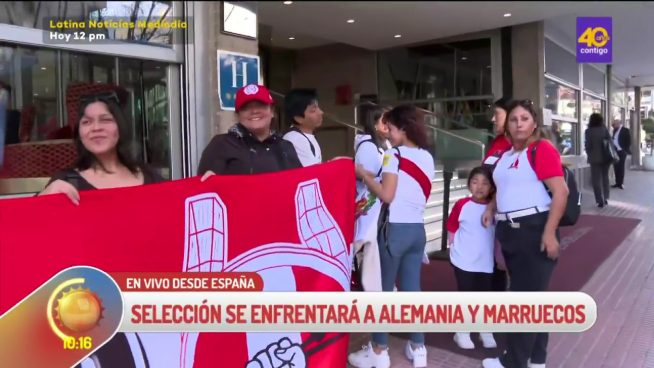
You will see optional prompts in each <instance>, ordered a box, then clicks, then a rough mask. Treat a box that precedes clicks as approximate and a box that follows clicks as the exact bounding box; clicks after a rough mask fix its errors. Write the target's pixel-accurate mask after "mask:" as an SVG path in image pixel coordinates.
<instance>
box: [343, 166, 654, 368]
mask: <svg viewBox="0 0 654 368" xmlns="http://www.w3.org/2000/svg"><path fill="white" fill-rule="evenodd" d="M625 181H626V184H625V190H620V189H612V192H611V199H610V200H609V207H607V208H603V209H599V208H596V207H595V201H594V200H593V194H592V192H588V191H584V203H583V205H584V213H586V214H593V215H604V216H618V217H631V218H639V219H642V222H641V223H640V224H639V225H638V226H637V227H636V228H635V229H634V230H633V232H632V233H631V234H630V235H629V236H628V237H627V239H626V240H625V241H624V243H623V244H622V245H620V247H619V248H618V249H617V250H616V251H615V252H614V253H613V254H612V255H611V256H610V257H609V258H608V259H607V260H606V261H605V262H604V263H603V264H602V265H601V266H600V267H599V269H598V270H597V271H596V272H595V274H594V275H593V277H592V278H591V279H590V281H589V282H588V283H587V284H586V285H585V286H584V288H583V289H582V291H584V292H586V293H588V294H589V295H591V296H592V297H593V298H594V299H595V301H596V302H597V307H598V312H597V314H598V318H597V322H596V324H595V325H594V326H593V327H592V328H591V329H590V330H589V331H586V332H584V333H580V334H551V335H550V343H549V349H548V353H549V355H548V362H547V367H548V368H558V367H561V368H654V230H652V229H654V190H652V186H653V185H654V173H652V172H643V171H629V172H627V178H626V179H625ZM367 341H368V335H367V334H355V335H352V338H351V343H350V345H351V350H352V351H353V350H355V349H357V348H359V347H360V346H361V345H363V344H365V343H366V342H367ZM404 344H405V342H404V341H403V340H401V339H398V338H396V337H392V336H391V340H390V354H391V362H392V367H396V368H405V367H406V368H410V367H411V364H410V363H409V362H408V361H407V360H406V358H405V357H404V353H403V352H404ZM428 351H429V352H428V354H429V367H434V368H436V367H447V368H457V367H460V368H464V367H465V368H479V367H481V362H480V361H479V360H476V359H471V358H468V357H465V356H462V355H459V354H456V353H453V352H450V351H447V350H442V349H437V348H433V347H429V348H428Z"/></svg>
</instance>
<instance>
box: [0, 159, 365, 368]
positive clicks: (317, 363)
mask: <svg viewBox="0 0 654 368" xmlns="http://www.w3.org/2000/svg"><path fill="white" fill-rule="evenodd" d="M354 183H355V177H354V165H353V162H352V160H348V159H340V160H335V161H331V162H329V163H325V164H322V165H315V166H311V167H307V168H302V169H297V170H288V171H284V172H280V173H271V174H261V175H251V176H214V177H211V178H210V179H208V180H207V181H205V182H200V179H199V178H198V177H194V178H189V179H184V180H177V181H171V182H165V183H160V184H154V185H147V186H141V187H132V188H117V189H108V190H97V191H88V192H82V193H81V198H80V204H79V205H78V206H76V205H74V204H72V203H71V202H70V201H69V200H68V198H66V197H65V196H64V195H51V196H43V197H35V198H21V199H7V200H0V315H2V314H5V312H7V311H9V310H10V309H11V308H12V307H14V306H15V305H16V304H18V303H19V302H21V300H22V299H24V298H25V297H27V296H28V295H29V294H30V293H32V292H33V291H34V290H35V289H37V288H38V287H39V286H40V285H41V284H43V283H44V282H46V281H47V280H48V279H50V278H51V277H53V276H54V275H55V274H57V273H58V272H59V271H61V270H63V269H65V268H68V267H71V266H78V265H87V266H93V267H97V268H99V269H100V270H102V271H105V272H108V273H112V272H179V271H183V272H257V273H258V274H259V275H260V276H261V277H262V279H263V282H264V286H263V287H264V292H274V291H299V292H302V291H334V292H343V291H349V290H350V275H351V261H352V260H351V257H352V254H351V246H350V245H351V243H352V238H353V233H354V212H355V208H354V198H355V185H354ZM45 309H46V308H45V307H44V310H45ZM25 343H26V344H27V342H25ZM347 346H348V339H347V335H346V334H337V333H331V334H330V333H318V334H316V333H282V332H280V333H180V332H177V333H119V334H117V335H116V336H115V337H114V338H113V339H112V340H111V341H110V342H109V343H107V344H106V345H104V346H103V347H101V348H100V349H99V350H98V351H96V353H95V354H96V357H95V359H97V360H98V361H99V363H100V364H101V365H102V366H120V367H140V366H149V367H153V368H157V367H180V368H190V367H226V368H231V367H234V368H242V367H247V368H254V367H271V368H277V367H290V366H293V367H311V368H321V367H324V368H327V367H342V366H344V365H345V362H346V354H347ZM298 348H300V349H301V350H302V352H303V353H302V354H293V356H290V357H288V356H287V355H289V354H284V353H285V352H287V351H292V350H293V351H297V349H298ZM294 349H295V350H294ZM302 355H303V356H302ZM103 359H109V360H106V361H104V362H103V361H102V360H103ZM298 359H300V360H302V361H300V360H298ZM87 360H88V359H87ZM17 363H18V362H17ZM89 366H91V365H89Z"/></svg>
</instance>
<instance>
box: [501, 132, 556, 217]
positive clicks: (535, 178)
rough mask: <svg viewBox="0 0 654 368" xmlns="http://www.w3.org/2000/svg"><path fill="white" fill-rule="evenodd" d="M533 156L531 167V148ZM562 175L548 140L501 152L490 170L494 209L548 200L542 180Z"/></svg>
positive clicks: (529, 205) (530, 205) (508, 209)
mask: <svg viewBox="0 0 654 368" xmlns="http://www.w3.org/2000/svg"><path fill="white" fill-rule="evenodd" d="M536 144H537V145H538V146H537V148H536V150H535V152H536V153H535V155H536V157H535V159H533V161H534V162H533V166H534V167H532V157H531V155H532V148H533V147H534V146H535V145H536ZM555 176H563V168H562V166H561V155H560V154H559V151H558V150H557V149H556V148H554V146H553V145H552V143H551V142H550V141H548V140H541V141H540V142H534V143H532V144H531V145H529V147H527V148H526V149H524V150H522V151H516V150H514V149H513V148H512V149H510V150H509V151H507V152H505V153H504V154H503V155H502V157H500V159H499V160H498V161H497V165H496V166H495V170H493V181H495V186H496V187H497V212H499V213H507V212H513V211H519V210H524V209H527V208H533V207H549V206H550V204H551V203H552V198H550V196H549V194H548V193H547V189H545V186H544V185H543V180H545V179H549V178H552V177H555Z"/></svg>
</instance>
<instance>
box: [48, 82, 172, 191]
mask: <svg viewBox="0 0 654 368" xmlns="http://www.w3.org/2000/svg"><path fill="white" fill-rule="evenodd" d="M79 116H80V120H79V122H78V123H77V124H76V125H75V127H74V141H75V146H76V148H77V161H76V162H75V164H74V165H73V167H72V168H70V169H68V170H64V171H61V172H58V173H56V174H55V175H54V176H53V177H52V179H51V180H50V182H49V183H48V185H47V186H46V187H45V189H44V190H43V191H42V192H41V193H39V195H47V194H57V193H63V194H66V195H67V196H68V197H69V198H70V199H71V200H72V201H73V203H75V204H79V191H80V190H92V189H108V188H120V187H131V186H137V185H143V184H150V183H155V182H158V181H161V180H162V178H161V177H160V176H159V175H158V174H157V173H156V172H154V171H153V170H151V169H149V168H148V167H147V166H146V165H145V164H144V163H142V162H140V161H138V160H136V159H135V158H134V157H133V156H132V154H131V152H130V141H129V140H128V139H127V136H128V132H129V124H128V121H127V119H126V117H125V115H124V113H123V111H122V110H121V108H120V105H119V100H118V96H117V95H116V93H115V92H102V93H98V94H94V95H86V96H82V97H80V114H79Z"/></svg>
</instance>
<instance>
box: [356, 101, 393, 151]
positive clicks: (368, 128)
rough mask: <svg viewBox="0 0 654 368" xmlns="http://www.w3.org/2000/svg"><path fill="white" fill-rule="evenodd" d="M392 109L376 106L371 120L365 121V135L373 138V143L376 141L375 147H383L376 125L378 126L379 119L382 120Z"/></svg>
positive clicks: (371, 114) (372, 111)
mask: <svg viewBox="0 0 654 368" xmlns="http://www.w3.org/2000/svg"><path fill="white" fill-rule="evenodd" d="M389 110H390V109H389V108H387V107H383V106H375V107H374V108H373V109H372V110H371V113H370V119H363V124H361V125H362V126H363V132H364V133H365V134H368V135H370V136H371V137H372V139H373V141H375V145H376V146H377V147H381V145H382V142H383V139H380V138H379V137H378V136H377V130H376V129H375V125H377V122H378V121H379V119H382V117H383V116H384V115H385V114H386V112H388V111H389Z"/></svg>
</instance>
